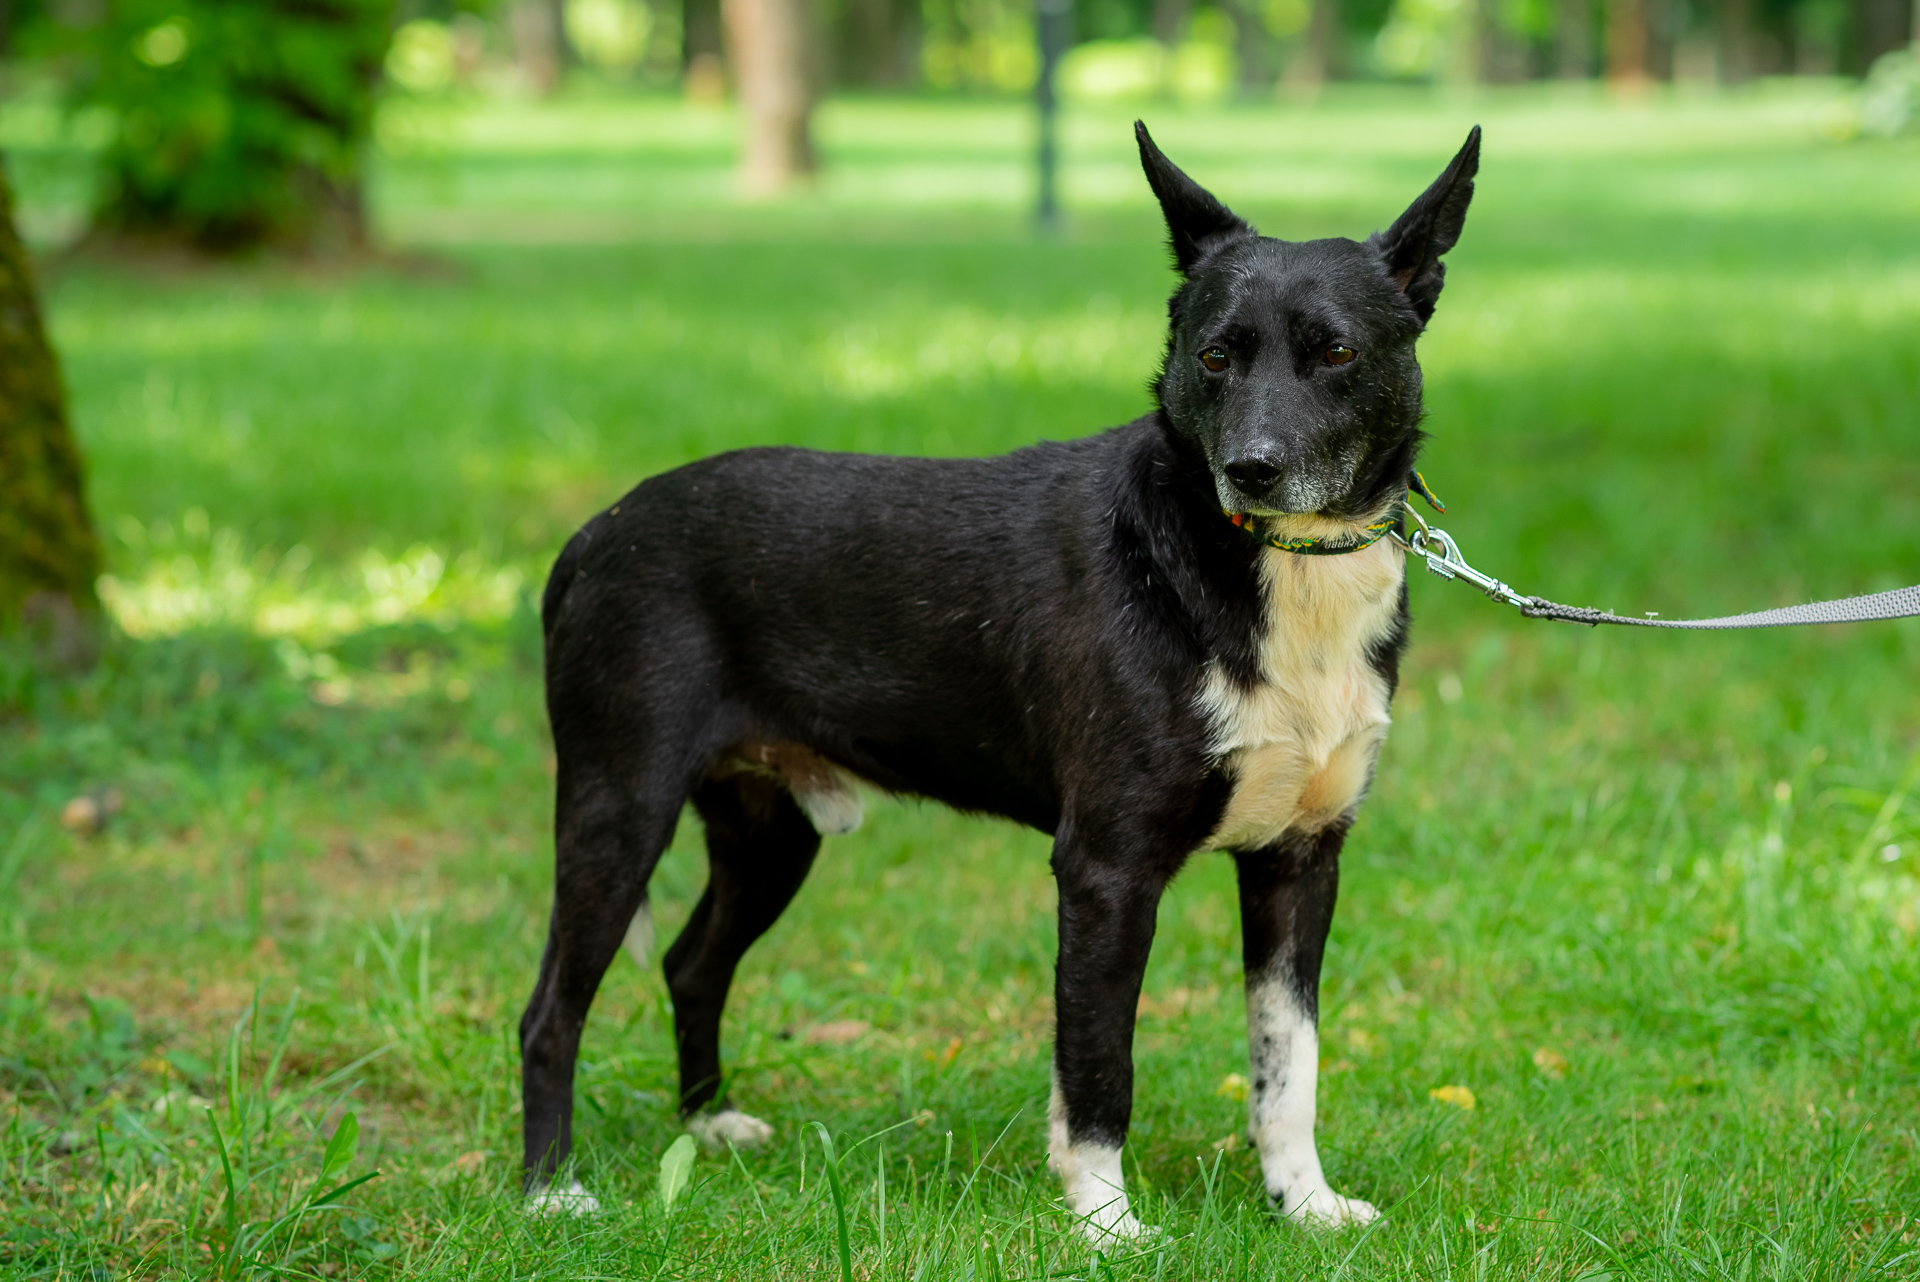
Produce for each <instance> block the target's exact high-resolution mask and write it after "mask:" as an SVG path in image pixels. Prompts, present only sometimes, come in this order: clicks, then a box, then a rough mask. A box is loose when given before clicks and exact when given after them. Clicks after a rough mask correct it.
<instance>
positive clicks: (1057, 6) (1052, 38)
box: [1033, 0, 1920, 231]
mask: <svg viewBox="0 0 1920 1282" xmlns="http://www.w3.org/2000/svg"><path fill="white" fill-rule="evenodd" d="M1915 2H1916V3H1920V0H1915ZM1034 9H1035V17H1036V18H1037V19H1038V21H1036V22H1035V23H1034V32H1035V35H1036V36H1037V37H1038V38H1039V41H1040V81H1039V83H1038V84H1036V85H1035V86H1034V90H1033V94H1034V104H1035V105H1036V106H1037V107H1038V108H1039V109H1040V148H1039V152H1038V154H1037V155H1036V156H1035V160H1036V161H1037V163H1038V166H1039V170H1040V203H1039V206H1038V208H1037V209H1036V210H1035V211H1034V213H1035V216H1036V217H1037V219H1038V220H1039V223H1040V229H1041V230H1042V231H1053V230H1055V229H1056V228H1058V227H1059V226H1060V197H1059V190H1058V184H1057V181H1056V175H1057V172H1058V170H1059V168H1060V144H1059V138H1058V131H1057V124H1058V117H1059V115H1060V96H1059V94H1057V93H1056V92H1055V91H1054V84H1053V78H1054V72H1055V71H1056V70H1057V69H1058V68H1059V66H1060V56H1061V55H1062V54H1064V53H1066V51H1067V45H1068V44H1069V43H1070V42H1071V41H1072V39H1073V0H1034Z"/></svg>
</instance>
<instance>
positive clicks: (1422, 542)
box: [1389, 507, 1533, 607]
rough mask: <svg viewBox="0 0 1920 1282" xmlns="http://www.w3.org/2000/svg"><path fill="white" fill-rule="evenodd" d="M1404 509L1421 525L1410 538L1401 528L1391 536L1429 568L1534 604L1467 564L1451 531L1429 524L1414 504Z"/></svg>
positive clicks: (1498, 596) (1511, 600)
mask: <svg viewBox="0 0 1920 1282" xmlns="http://www.w3.org/2000/svg"><path fill="white" fill-rule="evenodd" d="M1405 511H1406V514H1407V515H1408V516H1410V517H1412V518H1413V522H1414V524H1415V525H1418V526H1419V527H1420V528H1419V529H1417V530H1415V531H1414V532H1413V537H1412V538H1411V539H1408V538H1403V537H1402V536H1401V535H1400V533H1399V532H1398V531H1393V532H1391V533H1390V534H1389V537H1390V538H1392V539H1393V541H1394V542H1395V543H1398V544H1399V545H1400V546H1401V547H1403V548H1405V549H1406V550H1407V551H1409V552H1411V553H1413V554H1414V555H1415V556H1418V557H1421V558H1422V559H1424V560H1425V561H1426V563H1427V569H1428V570H1430V571H1432V572H1433V573H1434V574H1437V575H1439V576H1440V577H1441V578H1443V579H1465V580H1466V581H1467V582H1468V583H1471V584H1472V585H1473V586H1474V587H1476V588H1479V589H1480V590H1481V591H1482V592H1484V593H1486V594H1487V595H1488V596H1490V597H1492V598H1493V599H1494V600H1496V601H1504V602H1506V603H1507V604H1508V605H1512V606H1522V607H1524V606H1529V605H1532V604H1533V598H1532V597H1525V596H1521V595H1520V594H1519V593H1518V592H1515V591H1514V590H1513V589H1512V588H1510V587H1508V586H1507V585H1506V584H1504V583H1502V582H1501V581H1500V580H1498V579H1496V578H1493V577H1492V576H1491V575H1486V574H1482V573H1480V571H1478V570H1476V569H1474V568H1473V567H1472V566H1470V565H1468V564H1467V558H1466V557H1464V556H1462V555H1460V545H1459V544H1458V543H1455V542H1454V541H1453V536H1452V535H1451V534H1448V533H1447V532H1446V531H1445V530H1436V529H1434V528H1433V527H1432V526H1430V525H1428V524H1427V523H1426V522H1425V521H1423V520H1421V519H1420V514H1419V513H1418V512H1415V511H1414V510H1413V509H1412V508H1411V507H1408V508H1406V509H1405Z"/></svg>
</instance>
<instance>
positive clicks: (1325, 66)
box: [1281, 0, 1340, 98]
mask: <svg viewBox="0 0 1920 1282" xmlns="http://www.w3.org/2000/svg"><path fill="white" fill-rule="evenodd" d="M1335 6H1336V0H1312V8H1311V9H1310V10H1309V11H1308V17H1307V30H1306V33H1305V35H1304V37H1303V38H1302V39H1301V40H1300V42H1299V45H1298V46H1297V47H1296V48H1295V49H1294V52H1293V56H1292V57H1291V58H1289V59H1288V60H1287V66H1286V70H1285V71H1284V72H1283V73H1282V79H1281V86H1282V87H1283V88H1285V89H1286V91H1287V92H1288V93H1289V94H1292V95H1297V96H1299V97H1303V98H1311V97H1312V96H1313V95H1315V94H1317V93H1319V92H1320V86H1321V85H1323V84H1325V83H1326V82H1327V81H1328V79H1330V78H1331V77H1332V76H1333V75H1334V74H1335V73H1336V72H1338V71H1339V70H1340V68H1339V67H1338V65H1336V60H1335V54H1336V53H1337V51H1338V47H1339V38H1340V11H1339V9H1338V8H1336V7H1335Z"/></svg>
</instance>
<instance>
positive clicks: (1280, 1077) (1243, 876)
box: [1234, 820, 1379, 1225]
mask: <svg viewBox="0 0 1920 1282" xmlns="http://www.w3.org/2000/svg"><path fill="white" fill-rule="evenodd" d="M1346 834H1347V823H1346V821H1344V820H1342V821H1336V822H1335V823H1334V824H1332V825H1331V826H1329V827H1327V828H1324V829H1322V830H1321V831H1319V832H1317V833H1308V834H1295V833H1288V834H1287V835H1286V836H1284V837H1282V838H1281V839H1280V841H1279V842H1278V843H1277V844H1275V845H1273V846H1270V847H1267V848H1265V849H1261V850H1253V851H1242V852H1237V853H1236V854H1235V855H1234V861H1235V863H1236V864H1238V866H1239V873H1240V924H1241V934H1242V938H1243V943H1244V948H1245V958H1246V980H1247V1054H1248V1060H1249V1063H1250V1065H1251V1067H1252V1069H1253V1091H1252V1094H1251V1097H1250V1099H1249V1101H1248V1111H1249V1114H1250V1128H1249V1129H1250V1130H1251V1131H1252V1135H1253V1141H1254V1144H1255V1146H1256V1147H1257V1148H1258V1149H1259V1151H1260V1171H1261V1174H1262V1176H1263V1177H1264V1178H1265V1182H1266V1188H1267V1196H1268V1197H1270V1198H1272V1199H1273V1200H1274V1202H1275V1203H1276V1204H1277V1205H1278V1206H1279V1207H1280V1209H1281V1211H1282V1212H1283V1213H1284V1214H1286V1215H1288V1216H1291V1217H1293V1218H1295V1219H1300V1220H1307V1221H1312V1222H1318V1223H1321V1224H1329V1225H1334V1224H1365V1223H1366V1222H1367V1221H1369V1220H1371V1219H1373V1218H1374V1217H1375V1216H1376V1215H1378V1214H1379V1212H1378V1211H1376V1210H1375V1209H1374V1208H1373V1207H1372V1206H1371V1205H1370V1204H1368V1203H1366V1202H1362V1201H1361V1200H1360V1199H1358V1198H1349V1197H1342V1196H1340V1195H1339V1194H1338V1193H1335V1192H1334V1191H1333V1189H1332V1187H1331V1186H1329V1185H1328V1183H1327V1178H1326V1175H1325V1174H1324V1173H1323V1172H1322V1171H1321V1169H1320V1153H1319V1149H1318V1148H1317V1147H1316V1146H1315V1144H1314V1139H1313V1117H1314V1105H1315V1094H1316V1092H1317V1090H1318V1086H1319V1074H1320V1034H1319V1018H1320V959H1321V956H1322V954H1323V953H1324V952H1325V949H1326V944H1327V931H1328V928H1329V927H1330V926H1331V925H1332V923H1333V903H1334V898H1335V895H1336V893H1337V892H1338V890H1339V885H1340V847H1341V845H1342V844H1343V843H1344V842H1345V840H1346Z"/></svg>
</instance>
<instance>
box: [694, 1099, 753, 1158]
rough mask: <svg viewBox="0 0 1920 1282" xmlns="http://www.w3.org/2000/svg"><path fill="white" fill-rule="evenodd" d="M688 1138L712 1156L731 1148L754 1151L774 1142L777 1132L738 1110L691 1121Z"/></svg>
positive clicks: (699, 1114) (699, 1117)
mask: <svg viewBox="0 0 1920 1282" xmlns="http://www.w3.org/2000/svg"><path fill="white" fill-rule="evenodd" d="M687 1134H689V1135H691V1136H693V1138H695V1139H696V1140H699V1141H700V1146H701V1147H702V1148H704V1149H706V1150H707V1151H708V1152H710V1153H718V1152H721V1151H723V1150H725V1149H728V1148H753V1147H754V1146H756V1145H759V1144H765V1143H766V1142H767V1141H768V1140H770V1139H772V1138H773V1128H772V1127H771V1126H768V1125H767V1124H766V1123H765V1122H763V1121H761V1120H760V1119H759V1118H757V1117H754V1116H753V1115H752V1114H750V1113H742V1112H741V1111H740V1110H739V1109H737V1108H729V1109H723V1110H722V1111H720V1112H718V1113H697V1114H695V1115H694V1116H692V1117H689V1118H688V1119H687Z"/></svg>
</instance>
